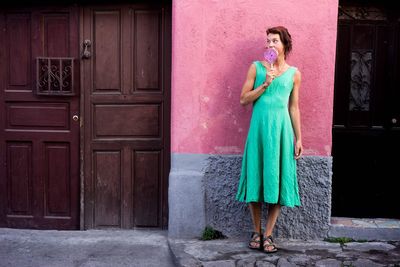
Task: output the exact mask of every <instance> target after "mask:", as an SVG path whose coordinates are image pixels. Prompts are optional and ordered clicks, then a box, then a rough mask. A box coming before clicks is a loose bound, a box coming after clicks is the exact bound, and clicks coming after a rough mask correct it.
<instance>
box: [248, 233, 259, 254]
mask: <svg viewBox="0 0 400 267" xmlns="http://www.w3.org/2000/svg"><path fill="white" fill-rule="evenodd" d="M248 247H249V248H250V249H256V250H261V235H260V234H259V233H256V232H253V233H252V234H251V237H250V242H249V245H248Z"/></svg>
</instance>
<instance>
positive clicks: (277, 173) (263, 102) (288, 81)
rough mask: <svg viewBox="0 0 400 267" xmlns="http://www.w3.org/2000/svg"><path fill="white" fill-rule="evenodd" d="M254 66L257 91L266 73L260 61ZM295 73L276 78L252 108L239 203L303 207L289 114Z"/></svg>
mask: <svg viewBox="0 0 400 267" xmlns="http://www.w3.org/2000/svg"><path fill="white" fill-rule="evenodd" d="M253 64H255V66H256V78H255V82H254V88H257V87H258V86H260V85H261V84H262V83H264V81H265V78H266V74H267V69H266V68H265V67H264V66H263V65H262V63H261V62H260V61H256V62H254V63H253ZM296 70H297V69H296V68H295V67H289V68H288V69H287V70H286V71H285V72H284V73H282V74H281V75H280V76H277V77H275V79H274V80H273V82H272V83H271V84H270V85H269V86H268V88H267V89H266V90H265V91H264V93H263V94H262V95H261V96H260V97H259V98H258V99H257V100H256V101H255V102H254V104H253V113H252V117H251V121H250V128H249V133H248V136H247V140H246V145H245V149H244V153H243V160H242V171H241V176H240V180H239V186H238V192H237V195H236V199H237V200H238V201H242V202H247V203H248V202H266V203H271V204H276V203H279V204H281V205H282V206H288V207H294V206H300V205H301V204H300V197H299V189H298V184H297V175H296V159H295V158H294V149H295V147H294V133H293V127H292V123H291V119H290V116H289V110H288V102H289V97H290V93H291V92H292V89H293V76H294V74H295V73H296ZM254 88H253V89H254Z"/></svg>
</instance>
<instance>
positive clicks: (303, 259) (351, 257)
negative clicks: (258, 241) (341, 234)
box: [169, 238, 400, 267]
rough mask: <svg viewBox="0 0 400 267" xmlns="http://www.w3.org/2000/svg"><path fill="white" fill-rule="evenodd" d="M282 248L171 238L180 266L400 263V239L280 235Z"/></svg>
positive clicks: (361, 266) (235, 241)
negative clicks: (256, 248) (321, 238)
mask: <svg viewBox="0 0 400 267" xmlns="http://www.w3.org/2000/svg"><path fill="white" fill-rule="evenodd" d="M275 242H276V243H277V245H278V247H279V251H278V252H276V253H273V254H265V253H263V252H261V251H254V250H250V249H248V248H247V240H241V239H221V240H211V241H200V240H196V239H186V240H185V239H171V238H170V239H169V243H170V247H171V250H172V252H173V254H174V255H175V257H176V262H177V263H178V266H184V267H197V266H199V267H200V266H204V267H250V266H251V267H269V266H280V267H291V266H317V267H318V266H321V267H322V266H329V267H331V266H332V267H333V266H337V267H342V266H349V267H350V266H357V267H370V266H371V267H374V266H400V242H399V241H396V242H349V243H344V244H343V245H341V244H339V243H330V242H326V241H301V240H288V239H276V240H275Z"/></svg>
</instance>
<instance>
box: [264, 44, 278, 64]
mask: <svg viewBox="0 0 400 267" xmlns="http://www.w3.org/2000/svg"><path fill="white" fill-rule="evenodd" d="M264 58H265V60H266V61H267V62H268V63H269V64H271V68H273V67H274V65H273V64H274V62H275V61H276V59H277V58H278V52H277V51H276V50H275V49H273V48H268V49H267V50H266V51H265V52H264Z"/></svg>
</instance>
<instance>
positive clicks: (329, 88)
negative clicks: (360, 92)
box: [171, 0, 338, 155]
mask: <svg viewBox="0 0 400 267" xmlns="http://www.w3.org/2000/svg"><path fill="white" fill-rule="evenodd" d="M172 2H173V14H172V19H173V22H172V23H173V28H172V40H173V41H172V42H173V43H172V96H171V97H172V111H171V112H172V115H171V116H172V125H171V127H172V129H171V131H172V132H171V141H172V144H171V145H172V152H175V153H196V154H197V153H199V154H241V153H242V152H243V148H244V144H245V140H246V136H247V131H248V127H249V122H250V116H251V105H249V106H247V107H243V106H241V105H240V104H239V96H240V91H241V88H242V85H243V82H244V79H245V76H246V73H247V69H248V68H249V66H250V64H251V63H252V61H254V60H261V59H262V52H263V50H264V45H265V36H266V35H265V29H266V28H267V27H270V26H277V25H283V26H286V27H287V28H288V29H289V32H290V33H291V35H292V38H293V51H292V54H291V55H290V56H289V58H288V63H289V64H290V65H294V66H297V67H298V68H299V70H300V71H301V72H302V86H301V88H300V109H301V116H302V117H301V121H302V134H303V145H304V148H305V154H306V155H330V154H331V142H332V136H331V127H332V112H333V88H334V87H333V86H334V67H335V50H336V25H337V9H338V8H337V7H338V1H337V0H331V1H320V0H309V1H306V2H307V4H304V3H305V2H304V1H295V0H269V1H265V0H253V1H247V0H229V1H220V0H191V1H188V0H173V1H172Z"/></svg>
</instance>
